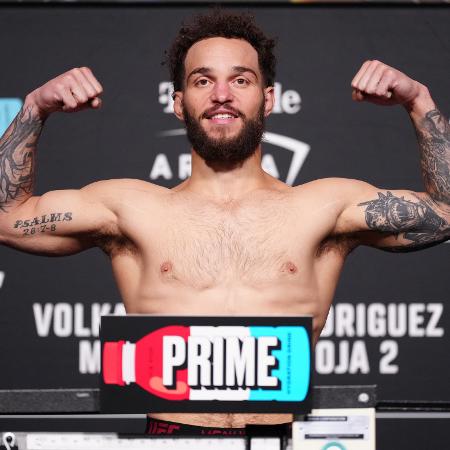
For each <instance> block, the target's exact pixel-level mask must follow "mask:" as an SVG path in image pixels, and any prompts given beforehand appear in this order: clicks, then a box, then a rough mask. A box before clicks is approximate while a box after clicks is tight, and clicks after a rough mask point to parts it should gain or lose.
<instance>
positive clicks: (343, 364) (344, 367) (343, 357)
mask: <svg viewBox="0 0 450 450" xmlns="http://www.w3.org/2000/svg"><path fill="white" fill-rule="evenodd" d="M349 358H350V346H349V342H348V341H340V342H339V364H338V365H337V366H336V367H335V368H334V373H336V374H338V375H342V374H343V373H346V372H347V371H348V365H349Z"/></svg>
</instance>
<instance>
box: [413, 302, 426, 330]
mask: <svg viewBox="0 0 450 450" xmlns="http://www.w3.org/2000/svg"><path fill="white" fill-rule="evenodd" d="M424 311H425V305H424V304H423V303H411V304H410V305H409V335H410V336H411V337H423V336H425V329H424V328H423V322H424V320H425V319H424V317H423V313H424Z"/></svg>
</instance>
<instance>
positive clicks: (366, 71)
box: [351, 60, 422, 105]
mask: <svg viewBox="0 0 450 450" xmlns="http://www.w3.org/2000/svg"><path fill="white" fill-rule="evenodd" d="M351 85H352V88H353V90H352V98H353V100H355V101H359V102H361V101H368V102H372V103H376V104H379V105H399V104H401V105H406V104H408V103H411V102H413V101H414V100H415V98H416V97H417V96H418V95H419V92H420V87H421V86H422V85H421V84H420V83H419V82H417V81H415V80H413V79H411V78H409V77H408V76H406V75H405V74H404V73H402V72H400V71H399V70H397V69H394V68H393V67H390V66H388V65H386V64H384V63H382V62H380V61H377V60H373V61H366V62H365V63H364V64H363V65H362V66H361V68H360V69H359V71H358V73H357V74H356V75H355V77H354V78H353V80H352V84H351Z"/></svg>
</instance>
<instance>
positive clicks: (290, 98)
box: [281, 90, 301, 114]
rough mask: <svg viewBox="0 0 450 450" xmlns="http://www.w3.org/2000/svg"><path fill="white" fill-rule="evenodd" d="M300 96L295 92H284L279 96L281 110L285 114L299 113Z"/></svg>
mask: <svg viewBox="0 0 450 450" xmlns="http://www.w3.org/2000/svg"><path fill="white" fill-rule="evenodd" d="M300 102H301V98H300V94H299V93H298V92H297V91H292V90H289V91H286V92H285V93H284V94H283V95H282V96H281V109H282V110H283V111H284V112H285V113H287V114H296V113H298V112H299V111H300Z"/></svg>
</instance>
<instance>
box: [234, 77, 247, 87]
mask: <svg viewBox="0 0 450 450" xmlns="http://www.w3.org/2000/svg"><path fill="white" fill-rule="evenodd" d="M235 81H236V84H238V85H239V86H245V85H247V84H248V81H247V80H246V79H245V78H236V80H235Z"/></svg>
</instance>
